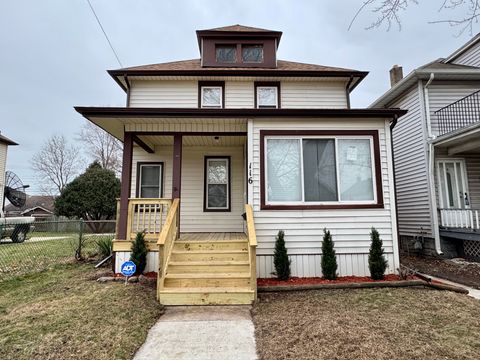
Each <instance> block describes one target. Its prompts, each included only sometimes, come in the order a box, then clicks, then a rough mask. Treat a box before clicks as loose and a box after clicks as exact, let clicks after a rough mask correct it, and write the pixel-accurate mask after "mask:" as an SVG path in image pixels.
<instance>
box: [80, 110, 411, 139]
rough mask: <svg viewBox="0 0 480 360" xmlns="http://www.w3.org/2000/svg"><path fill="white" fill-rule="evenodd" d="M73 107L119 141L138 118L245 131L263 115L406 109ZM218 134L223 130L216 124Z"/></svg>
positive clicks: (394, 113)
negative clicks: (227, 126)
mask: <svg viewBox="0 0 480 360" xmlns="http://www.w3.org/2000/svg"><path fill="white" fill-rule="evenodd" d="M75 110H76V111H77V112H78V113H80V114H81V115H83V116H84V117H85V118H86V119H88V120H90V121H91V122H93V123H94V124H96V125H98V126H100V127H101V128H102V129H104V130H106V131H107V132H109V133H110V134H112V135H113V136H115V137H116V138H118V139H119V140H123V134H124V132H125V127H126V126H125V125H126V124H128V123H129V122H132V123H136V122H138V121H139V120H140V119H143V120H142V121H147V122H149V123H151V122H152V121H154V119H168V120H169V122H170V123H181V122H182V120H185V119H190V121H200V122H201V121H205V120H209V122H210V123H213V124H215V123H216V124H222V123H226V122H228V123H231V124H234V125H235V127H237V128H238V129H239V130H238V131H236V132H244V131H245V126H246V123H247V120H248V119H254V118H263V119H265V120H272V121H275V119H278V118H302V119H312V120H314V119H318V118H338V119H341V118H343V119H348V120H350V119H352V120H353V119H361V118H363V119H365V118H384V119H396V118H399V117H401V116H402V115H404V114H406V113H407V110H402V109H398V108H394V109H199V108H140V107H139V108H126V107H81V106H77V107H75ZM216 128H217V130H215V131H216V132H218V133H219V134H221V133H223V132H225V130H224V129H223V128H222V127H221V126H220V127H216Z"/></svg>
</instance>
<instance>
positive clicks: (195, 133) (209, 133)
mask: <svg viewBox="0 0 480 360" xmlns="http://www.w3.org/2000/svg"><path fill="white" fill-rule="evenodd" d="M131 133H132V134H135V135H156V136H159V135H160V136H161V135H164V136H174V135H175V134H179V135H183V136H218V135H221V136H247V132H245V131H239V132H222V131H217V132H213V131H205V132H201V131H192V132H188V131H132V132H131Z"/></svg>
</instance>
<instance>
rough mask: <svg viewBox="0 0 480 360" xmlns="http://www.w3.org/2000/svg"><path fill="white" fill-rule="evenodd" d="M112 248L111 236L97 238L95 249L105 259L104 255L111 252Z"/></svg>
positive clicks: (108, 254)
mask: <svg viewBox="0 0 480 360" xmlns="http://www.w3.org/2000/svg"><path fill="white" fill-rule="evenodd" d="M112 249H113V240H112V238H109V237H105V238H101V239H100V240H97V251H98V254H99V255H100V256H101V257H102V259H105V258H106V257H108V256H110V255H111V254H112Z"/></svg>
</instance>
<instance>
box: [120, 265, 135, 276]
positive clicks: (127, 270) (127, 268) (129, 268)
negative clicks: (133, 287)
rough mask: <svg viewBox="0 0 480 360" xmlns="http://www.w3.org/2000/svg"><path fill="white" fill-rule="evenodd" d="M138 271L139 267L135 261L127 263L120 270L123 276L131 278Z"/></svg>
mask: <svg viewBox="0 0 480 360" xmlns="http://www.w3.org/2000/svg"><path fill="white" fill-rule="evenodd" d="M136 270H137V265H135V263H134V262H133V261H125V262H124V263H123V264H122V267H121V268H120V272H121V273H122V275H123V276H126V277H129V276H132V275H133V274H135V271H136Z"/></svg>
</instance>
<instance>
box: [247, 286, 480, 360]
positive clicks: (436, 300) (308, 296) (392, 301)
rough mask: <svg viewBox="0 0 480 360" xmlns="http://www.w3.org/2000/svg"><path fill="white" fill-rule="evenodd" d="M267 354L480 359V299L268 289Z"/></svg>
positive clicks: (263, 349) (263, 316) (262, 351)
mask: <svg viewBox="0 0 480 360" xmlns="http://www.w3.org/2000/svg"><path fill="white" fill-rule="evenodd" d="M252 315H253V320H254V324H255V335H256V342H257V351H258V354H259V356H260V359H264V360H270V359H355V360H363V359H369V360H370V359H388V360H391V359H426V360H430V359H432V360H433V359H472V360H473V359H475V360H476V359H478V352H479V349H480V306H479V303H478V300H475V299H471V298H469V297H467V296H465V295H459V294H455V293H450V292H442V291H436V290H429V289H419V288H409V289H358V290H315V291H308V292H307V291H305V292H292V293H265V294H264V293H262V294H259V301H258V302H257V303H256V304H255V306H254V308H253V310H252Z"/></svg>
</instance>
